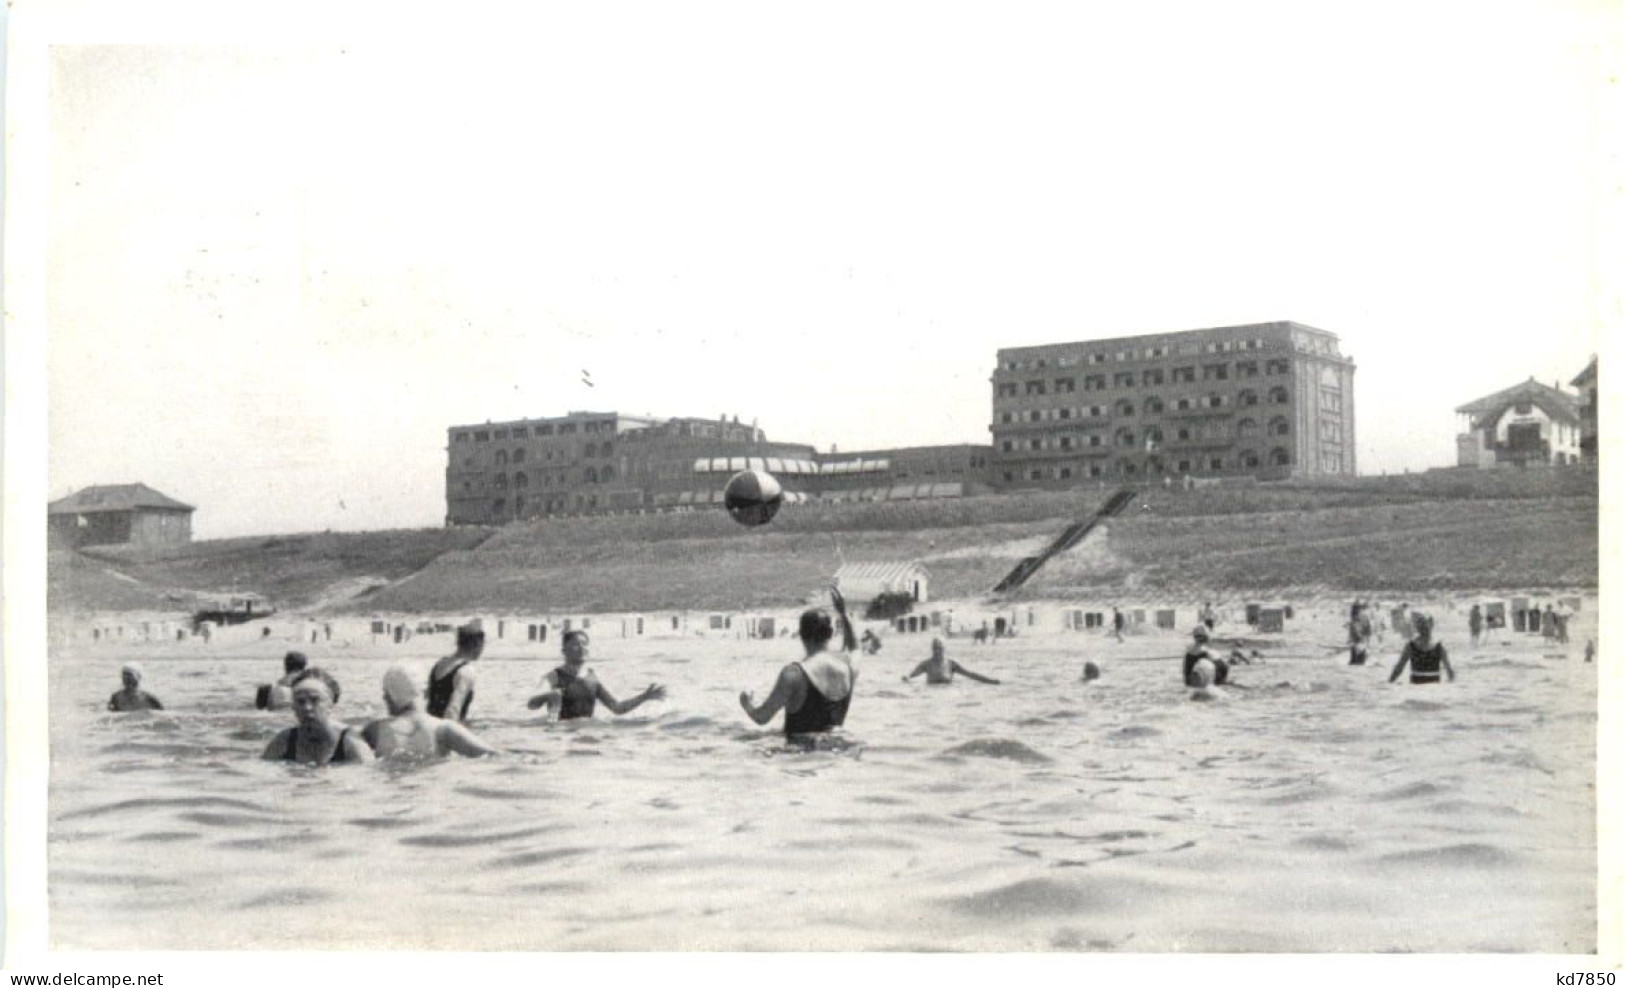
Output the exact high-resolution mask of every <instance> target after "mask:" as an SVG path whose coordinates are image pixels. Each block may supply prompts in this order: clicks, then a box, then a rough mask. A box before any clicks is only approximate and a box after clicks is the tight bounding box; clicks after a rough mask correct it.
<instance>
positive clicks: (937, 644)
mask: <svg viewBox="0 0 1625 988" xmlns="http://www.w3.org/2000/svg"><path fill="white" fill-rule="evenodd" d="M947 654H948V646H946V645H944V644H943V643H942V639H941V638H933V639H931V657H932V658H933V659H940V658H942V657H943V656H945V655H947Z"/></svg>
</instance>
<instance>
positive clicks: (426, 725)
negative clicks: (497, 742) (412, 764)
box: [361, 666, 496, 758]
mask: <svg viewBox="0 0 1625 988" xmlns="http://www.w3.org/2000/svg"><path fill="white" fill-rule="evenodd" d="M384 707H385V709H387V710H388V711H389V716H388V717H386V718H383V719H382V720H375V721H373V722H372V723H370V724H368V725H367V726H366V727H364V728H362V730H361V736H362V738H364V739H365V740H366V742H367V744H369V745H371V746H372V750H373V751H376V752H377V753H378V756H379V757H380V758H389V757H408V758H440V757H444V756H446V755H449V754H451V753H453V752H456V753H457V754H459V755H469V756H476V755H494V754H496V749H495V748H493V747H491V746H490V745H488V744H486V743H485V742H484V741H481V740H480V739H479V738H478V737H477V736H475V734H474V732H473V731H470V730H469V729H468V728H466V727H464V726H463V725H461V724H459V723H457V722H456V721H451V720H443V719H441V718H439V717H432V716H430V715H429V714H428V713H426V712H424V711H423V710H420V709H419V700H418V691H417V686H416V685H415V684H414V683H413V682H412V677H411V676H409V675H407V673H406V670H405V669H402V668H401V667H400V666H394V667H392V668H391V669H390V670H389V671H388V672H386V673H384Z"/></svg>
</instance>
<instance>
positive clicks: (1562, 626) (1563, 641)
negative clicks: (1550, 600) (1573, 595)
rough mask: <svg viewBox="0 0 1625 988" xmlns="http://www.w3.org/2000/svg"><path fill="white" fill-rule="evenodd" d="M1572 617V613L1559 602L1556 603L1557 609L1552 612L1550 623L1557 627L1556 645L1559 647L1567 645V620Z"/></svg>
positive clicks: (1566, 606)
mask: <svg viewBox="0 0 1625 988" xmlns="http://www.w3.org/2000/svg"><path fill="white" fill-rule="evenodd" d="M1572 616H1574V611H1572V610H1571V609H1570V608H1569V605H1567V604H1565V603H1563V602H1562V601H1561V600H1560V601H1558V602H1557V607H1556V608H1554V609H1553V610H1552V621H1553V622H1554V623H1555V624H1556V625H1557V643H1558V644H1559V645H1567V644H1568V643H1569V618H1570V617H1572Z"/></svg>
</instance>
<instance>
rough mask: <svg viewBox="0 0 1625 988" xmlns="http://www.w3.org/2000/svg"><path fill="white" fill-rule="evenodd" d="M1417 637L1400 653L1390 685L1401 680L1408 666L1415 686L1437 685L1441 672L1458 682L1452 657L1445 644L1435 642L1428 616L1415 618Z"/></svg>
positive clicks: (1431, 623) (1430, 619)
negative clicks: (1451, 664) (1448, 653)
mask: <svg viewBox="0 0 1625 988" xmlns="http://www.w3.org/2000/svg"><path fill="white" fill-rule="evenodd" d="M1414 621H1415V626H1416V637H1415V638H1412V639H1411V640H1410V641H1408V642H1406V643H1405V648H1404V649H1403V650H1402V651H1400V653H1399V662H1398V663H1396V664H1395V665H1394V671H1393V673H1391V674H1390V675H1389V676H1388V681H1389V682H1390V683H1392V682H1394V681H1395V680H1397V679H1398V678H1399V674H1400V673H1402V672H1404V671H1405V666H1406V665H1407V664H1408V665H1409V666H1410V667H1411V682H1412V683H1414V684H1418V685H1421V684H1425V683H1437V682H1438V681H1439V671H1440V670H1441V669H1442V670H1443V671H1444V673H1445V675H1447V676H1449V677H1450V681H1451V682H1452V683H1453V682H1455V681H1456V670H1454V669H1452V668H1451V667H1450V656H1449V655H1447V654H1445V650H1444V642H1435V641H1434V640H1433V619H1432V618H1430V617H1428V616H1427V615H1426V614H1417V615H1416V616H1415V618H1414Z"/></svg>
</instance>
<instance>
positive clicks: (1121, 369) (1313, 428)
mask: <svg viewBox="0 0 1625 988" xmlns="http://www.w3.org/2000/svg"><path fill="white" fill-rule="evenodd" d="M991 384H992V388H993V421H992V423H991V424H990V425H989V427H988V429H989V431H990V432H991V433H992V437H993V453H992V470H991V481H992V483H993V485H994V486H995V487H996V488H999V489H1004V490H1013V489H1024V488H1047V489H1064V488H1068V487H1072V486H1075V485H1079V484H1085V483H1092V482H1097V481H1103V480H1104V481H1112V482H1117V481H1127V482H1135V481H1139V482H1144V481H1147V480H1157V479H1159V478H1176V477H1178V478H1183V477H1195V478H1220V477H1243V476H1252V477H1258V478H1261V479H1279V478H1283V477H1288V476H1314V475H1325V474H1353V473H1355V472H1356V470H1357V463H1356V460H1355V453H1354V450H1355V431H1354V422H1355V416H1354V361H1353V359H1352V358H1350V357H1347V356H1344V355H1343V354H1342V353H1340V352H1339V350H1338V339H1337V336H1336V335H1335V334H1332V333H1328V332H1326V331H1325V330H1320V329H1315V328H1314V327H1312V326H1304V325H1301V324H1299V323H1295V322H1271V323H1254V324H1249V325H1244V326H1226V327H1221V328H1216V329H1198V330H1189V331H1185V332H1178V333H1159V334H1152V335H1145V336H1124V337H1115V338H1110V339H1099V340H1084V341H1080V342H1076V343H1054V344H1048V345H1044V346H1027V347H1012V348H1009V349H1003V350H1000V351H999V352H998V366H997V367H996V368H995V369H994V371H993V376H992V378H991Z"/></svg>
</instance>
